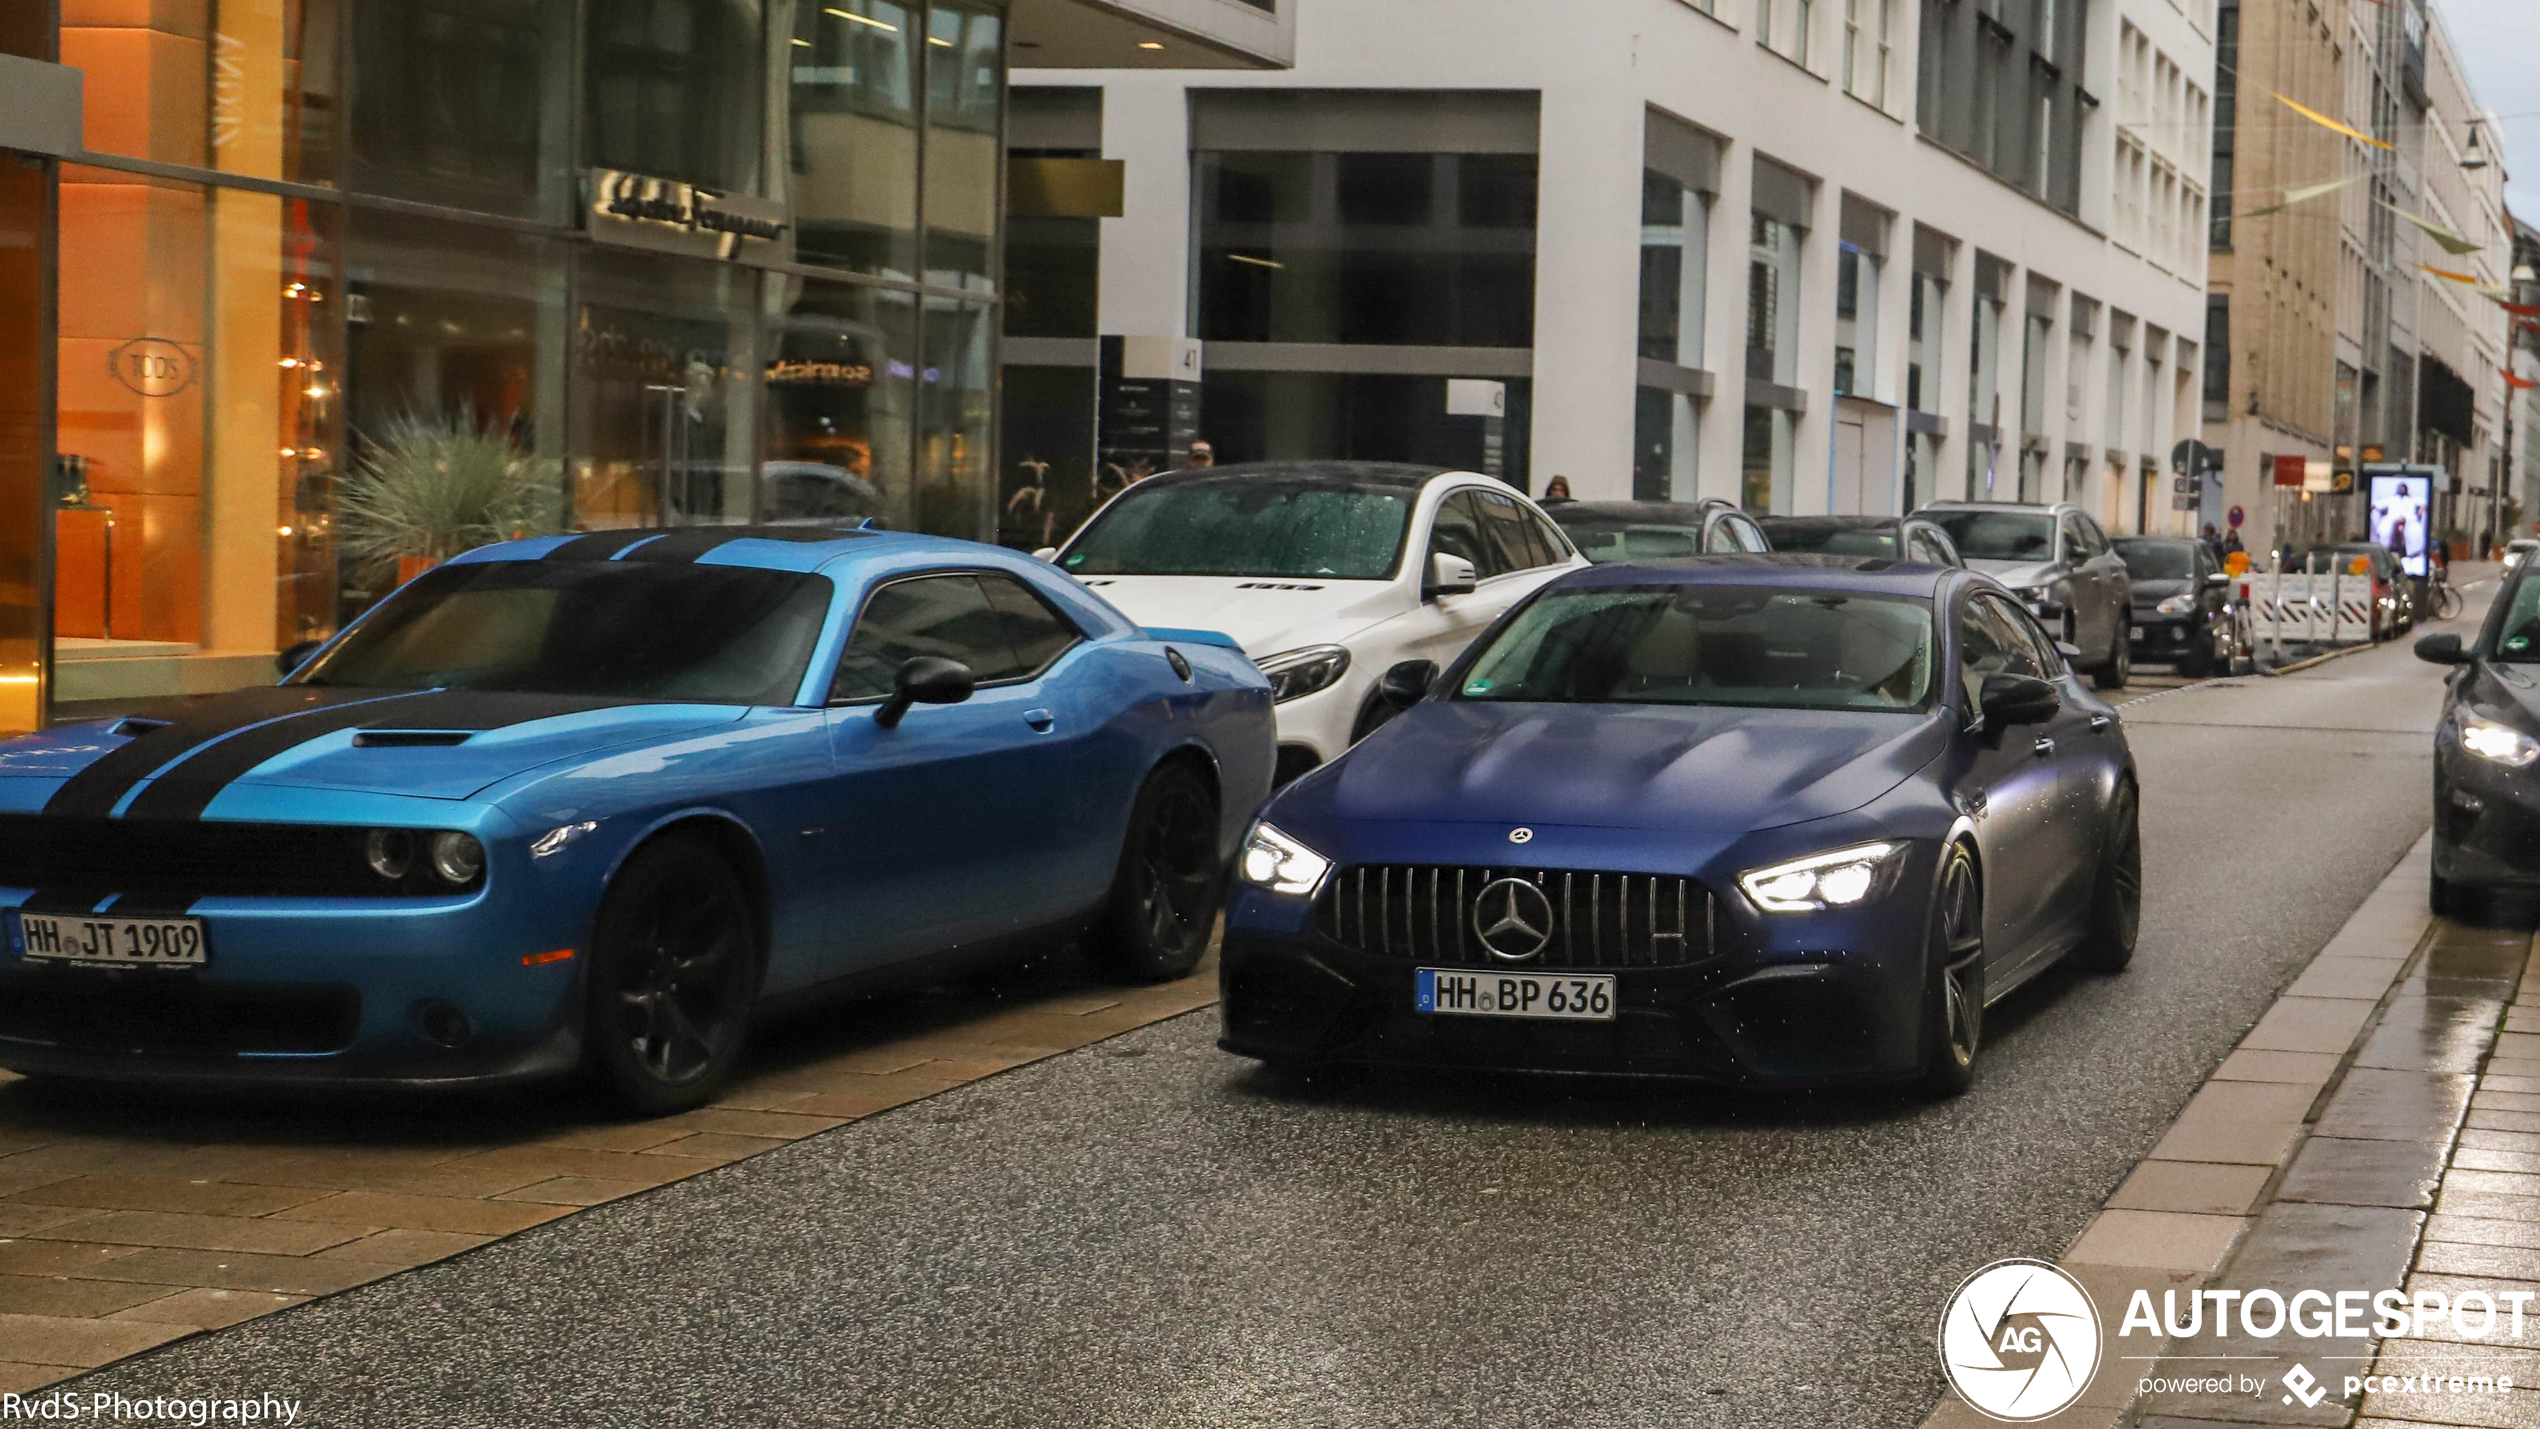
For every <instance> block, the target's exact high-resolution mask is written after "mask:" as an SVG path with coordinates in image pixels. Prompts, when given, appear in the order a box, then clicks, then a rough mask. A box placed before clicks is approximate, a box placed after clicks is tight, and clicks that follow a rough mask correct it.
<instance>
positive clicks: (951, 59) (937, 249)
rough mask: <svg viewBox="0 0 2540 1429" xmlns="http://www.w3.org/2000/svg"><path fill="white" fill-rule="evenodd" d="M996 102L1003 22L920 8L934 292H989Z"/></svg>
mask: <svg viewBox="0 0 2540 1429" xmlns="http://www.w3.org/2000/svg"><path fill="white" fill-rule="evenodd" d="M1004 101H1005V17H1004V16H1003V15H1001V14H999V13H996V12H994V11H990V10H984V9H981V10H971V9H963V8H959V7H955V6H951V5H943V4H935V5H930V6H928V7H927V10H926V174H925V190H926V257H925V272H926V281H927V282H929V283H932V284H935V285H936V286H938V287H944V288H967V289H969V290H971V291H972V292H989V291H993V290H994V289H995V287H996V276H995V275H996V264H995V261H994V259H995V254H996V244H997V192H998V185H997V182H996V180H995V179H994V178H993V177H991V176H992V175H994V174H996V173H997V172H998V170H999V169H1000V168H1001V167H1002V166H1003V165H1004V163H1005V154H1004V152H1003V144H1004V139H1003V134H1002V123H1001V121H1002V118H1003V107H1004ZM967 322H968V318H967V316H965V317H964V318H963V323H964V325H967ZM930 529H931V528H930Z"/></svg>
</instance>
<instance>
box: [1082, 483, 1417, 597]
mask: <svg viewBox="0 0 2540 1429" xmlns="http://www.w3.org/2000/svg"><path fill="white" fill-rule="evenodd" d="M1411 500H1412V491H1411V488H1409V487H1353V486H1342V485H1336V484H1334V483H1332V482H1329V481H1315V480H1311V479H1289V478H1281V477H1259V476H1251V477H1225V478H1221V479H1216V480H1202V481H1172V482H1158V483H1156V484H1154V485H1139V486H1133V487H1131V488H1129V490H1127V491H1126V492H1123V493H1122V494H1121V495H1120V497H1119V499H1117V500H1115V501H1113V502H1112V503H1111V504H1110V505H1109V506H1106V507H1104V508H1103V510H1102V514H1101V515H1099V516H1096V517H1095V518H1094V520H1093V524H1091V525H1089V526H1087V527H1086V528H1085V529H1084V530H1083V531H1082V532H1080V533H1078V534H1077V536H1076V539H1075V540H1074V541H1072V542H1070V543H1069V545H1068V548H1067V554H1066V555H1064V556H1062V557H1060V558H1059V564H1060V565H1061V566H1063V567H1065V568H1066V569H1067V570H1068V571H1069V572H1070V573H1071V574H1074V575H1079V576H1286V577H1298V576H1323V577H1327V578H1333V579H1339V580H1382V579H1384V578H1385V577H1387V576H1390V575H1391V574H1393V569H1394V563H1395V561H1396V559H1397V558H1398V557H1399V556H1400V555H1401V553H1402V536H1403V530H1404V528H1405V527H1406V526H1408V525H1409V524H1410V521H1411Z"/></svg>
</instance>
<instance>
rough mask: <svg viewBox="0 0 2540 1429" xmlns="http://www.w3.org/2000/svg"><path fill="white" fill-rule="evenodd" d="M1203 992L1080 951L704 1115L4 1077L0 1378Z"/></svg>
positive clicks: (1034, 1050) (356, 1280)
mask: <svg viewBox="0 0 2540 1429" xmlns="http://www.w3.org/2000/svg"><path fill="white" fill-rule="evenodd" d="M1216 998H1217V970H1216V958H1215V955H1214V953H1213V952H1212V954H1211V955H1210V957H1209V958H1208V959H1207V960H1206V961H1204V962H1203V963H1202V964H1201V965H1200V967H1199V968H1198V970H1197V971H1196V972H1195V973H1194V974H1193V975H1192V976H1191V977H1189V978H1186V979H1184V980H1182V981H1179V982H1174V983H1166V984H1161V985H1158V986H1154V987H1142V988H1118V987H1110V986H1105V985H1101V984H1097V983H1095V982H1093V981H1092V980H1091V979H1090V978H1089V977H1087V976H1086V974H1085V973H1084V972H1083V970H1082V968H1081V966H1080V965H1079V964H1077V963H1076V962H1075V960H1074V959H1073V958H1062V959H1054V960H1052V961H1051V962H1049V963H1048V964H1045V965H1042V966H1040V967H1037V968H1030V969H1023V970H1018V971H1015V972H1012V973H1009V974H1006V975H1003V976H1000V977H997V978H994V979H988V980H978V981H973V982H970V983H966V984H963V985H961V986H959V987H956V988H944V989H926V990H921V991H918V992H912V993H908V994H902V995H896V996H892V997H887V998H879V999H872V1000H866V1001H859V1002H850V1003H847V1004H844V1005H842V1006H840V1007H838V1008H836V1009H833V1010H831V1011H830V1012H827V1013H825V1014H821V1015H819V1016H817V1017H815V1018H810V1019H805V1020H801V1021H797V1022H792V1023H788V1024H782V1025H779V1026H777V1027H775V1028H772V1029H769V1031H768V1032H767V1033H766V1034H765V1035H763V1036H762V1037H760V1038H759V1039H758V1041H757V1042H756V1043H755V1044H754V1046H753V1048H752V1051H751V1054H750V1060H749V1063H748V1067H747V1070H746V1071H745V1072H744V1074H743V1076H742V1077H741V1079H740V1080H739V1081H738V1082H737V1083H736V1084H735V1086H734V1088H733V1090H732V1091H731V1093H730V1094H729V1095H727V1096H725V1097H723V1098H722V1099H721V1100H720V1101H718V1102H716V1103H715V1104H714V1105H713V1106H710V1107H706V1108H704V1109H701V1110H698V1111H694V1112H689V1113H686V1114H685V1115H681V1116H673V1117H665V1118H661V1119H659V1120H652V1121H628V1120H625V1119H623V1118H621V1117H615V1116H612V1115H610V1114H609V1113H608V1112H607V1110H606V1109H605V1108H603V1107H601V1106H598V1105H597V1104H595V1103H593V1102H591V1101H589V1100H587V1099H585V1098H583V1097H581V1096H580V1095H578V1094H575V1093H571V1092H559V1091H558V1090H556V1089H554V1088H544V1089H538V1090H534V1091H525V1092H521V1093H516V1094H509V1095H505V1096H500V1097H459V1098H451V1097H443V1098H418V1099H407V1100H396V1101H382V1100H379V1099H367V1100H363V1101H346V1102H337V1103H317V1104H312V1103H309V1102H305V1101H301V1102H248V1101H240V1100H236V1099H221V1098H215V1097H209V1096H193V1095H183V1094H173V1093H168V1092H164V1091H149V1090H138V1089H110V1090H104V1091H96V1090H87V1091H80V1092H65V1091H58V1090H55V1089H53V1088H50V1087H45V1086H41V1085H38V1084H36V1083H31V1082H22V1081H18V1080H16V1079H14V1078H12V1077H11V1076H10V1075H9V1074H8V1073H6V1072H0V1391H11V1390H26V1389H32V1388H35V1387H37V1386H40V1385H44V1384H49V1383H52V1382H54V1381H57V1380H61V1379H64V1378H67V1377H68V1376H70V1375H73V1374H76V1373H78V1372H79V1371H80V1370H82V1369H88V1368H93V1367H95V1366H98V1365H102V1364H106V1363H109V1362H111V1361H113V1360H117V1359H120V1358H122V1357H124V1356H126V1355H131V1354H137V1353H139V1352H141V1351H143V1350H146V1349H149V1348H151V1347H152V1346H155V1345H160V1344H164V1343H166V1342H168V1341H170V1340H174V1339H180V1338H182V1337H184V1336H186V1335H191V1334H196V1333H199V1332H201V1331H204V1330H210V1329H219V1328H221V1327H223V1326H227V1325H233V1324H237V1323H238V1322H240V1321H242V1320H249V1319H253V1318H255V1317H256V1316H258V1315H265V1314H270V1313H272V1312H274V1311H276V1310H280V1309H284V1308H286V1307H288V1306H292V1305H296V1304H299V1303H300V1302H301V1301H303V1300H306V1299H309V1298H311V1297H313V1296H319V1295H329V1294H333V1293H335V1292H337V1291H340V1290H347V1289H350V1288H352V1287H353V1286H356V1285H360V1284H363V1283H366V1282H368V1281H373V1280H378V1279H380V1278H382V1277H385V1276H389V1275H394V1274H396V1273H398V1272H399V1271H402V1270H408V1269H412V1268H413V1267H415V1266H418V1265H424V1264H427V1263H429V1262H431V1261H435V1260H440V1259H443V1258H445V1257H447V1256H452V1255H457V1254H460V1253H462V1252H465V1251H468V1250H472V1249H474V1248H476V1247H477V1246H480V1245H484V1244H486V1243H487V1242H488V1241H491V1240H494V1239H496V1238H498V1237H501V1236H506V1235H511V1234H513V1233H515V1232H518V1231H522V1230H526V1229H528V1228H529V1227H531V1226H534V1225H538V1224H540V1223H542V1222H545V1221H550V1220H554V1219H556V1218H557V1217H559V1216H568V1215H571V1214H573V1213H574V1212H575V1211H577V1210H579V1209H581V1208H583V1207H585V1206H592V1205H597V1204H599V1203H601V1202H603V1201H610V1200H615V1199H617V1198H619V1197H621V1196H629V1195H634V1194H636V1193H638V1192H641V1191H645V1190H649V1189H651V1188H653V1187H655V1186H661V1185H667V1184H668V1183H670V1182H673V1181H678V1180H683V1179H685V1178H687V1177H690V1176H694V1175H698V1174H700V1173H702V1172H705V1171H710V1170H713V1169H714V1168H715V1167H718V1166H722V1165H726V1164H728V1163H730V1162H734V1161H738V1160H741V1159H742V1158H744V1157H748V1156H752V1155H756V1154H757V1153H759V1152H761V1151H766V1150H769V1149H771V1148H774V1147H778V1146H782V1145H785V1144H786V1143H788V1142H792V1141H797V1140H800V1139H801V1138H803V1137H806V1136H811V1135H815V1134H817V1133H819V1132H822V1131H826V1130H828V1129H829V1128H831V1127H835V1126H841V1125H844V1124H845V1123H847V1122H850V1121H853V1120H856V1119H857V1118H860V1117H866V1116H871V1115H873V1114H875V1113H877V1112H881V1111H886V1110H888V1109H890V1108H892V1107H895V1106H899V1105H902V1104H904V1103H907V1102H912V1101H917V1100H920V1099H922V1098H925V1097H929V1096H932V1095H934V1094H935V1093H937V1092H941V1091H944V1090H946V1089H948V1088H951V1087H956V1086H961V1085H963V1084H965V1083H968V1082H974V1081H977V1080H979V1079H981V1078H983V1077H989V1076H993V1075H995V1074H996V1073H998V1072H1002V1071H1005V1070H1007V1069H1008V1068H1012V1067H1018V1066H1021V1065H1023V1064H1025V1063H1027V1062H1034V1061H1038V1060H1040V1059H1041V1058H1043V1057H1050V1056H1055V1055H1057V1054H1059V1053H1061V1052H1065V1051H1069V1050H1072V1049H1074V1048H1078V1047H1083V1046H1086V1045H1088V1044H1090V1043H1094V1042H1098V1041H1101V1040H1103V1039H1104V1038H1107V1037H1112V1036H1116V1035H1117V1034H1119V1033H1122V1032H1126V1031H1129V1030H1130V1029H1132V1028H1136V1027H1143V1026H1145V1025H1147V1024H1149V1023H1152V1022H1158V1021H1161V1020H1163V1019H1165V1018H1168V1017H1174V1016H1178V1015H1179V1014H1181V1013H1185V1012H1189V1011H1192V1010H1193V1009H1195V1008H1200V1007H1205V1006H1208V1005H1210V1004H1211V1003H1213V1002H1215V1001H1216Z"/></svg>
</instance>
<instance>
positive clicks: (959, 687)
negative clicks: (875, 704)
mask: <svg viewBox="0 0 2540 1429" xmlns="http://www.w3.org/2000/svg"><path fill="white" fill-rule="evenodd" d="M896 683H897V684H898V688H897V689H895V690H893V691H891V697H890V698H889V699H887V700H884V701H883V702H882V708H880V709H878V710H875V711H874V712H873V723H874V724H875V725H877V726H879V727H880V728H883V729H897V728H899V727H900V717H901V716H903V715H905V714H907V713H908V710H909V706H911V705H957V704H960V703H961V702H962V701H963V700H966V699H968V698H970V695H971V692H972V691H974V690H976V689H978V688H979V677H978V676H977V675H974V674H972V673H971V671H970V667H969V666H967V665H965V664H963V663H961V662H960V661H959V660H946V659H944V658H942V657H941V656H937V655H920V656H918V657H917V658H916V659H914V660H911V661H909V662H908V663H907V664H905V665H902V666H900V673H899V676H898V679H897V682H896Z"/></svg>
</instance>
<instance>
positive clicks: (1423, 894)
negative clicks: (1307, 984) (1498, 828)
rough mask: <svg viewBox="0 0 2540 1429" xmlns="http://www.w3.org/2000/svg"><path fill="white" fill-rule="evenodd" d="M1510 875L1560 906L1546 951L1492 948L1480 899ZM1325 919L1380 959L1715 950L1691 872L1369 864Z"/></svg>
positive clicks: (1534, 962)
mask: <svg viewBox="0 0 2540 1429" xmlns="http://www.w3.org/2000/svg"><path fill="white" fill-rule="evenodd" d="M1503 878H1516V879H1521V880H1523V881H1525V882H1527V883H1531V884H1533V885H1534V886H1535V887H1536V888H1538V889H1541V890H1542V891H1543V894H1544V897H1545V899H1546V901H1548V902H1549V903H1550V904H1551V907H1552V927H1551V929H1550V932H1551V938H1550V940H1549V941H1548V942H1547V943H1545V945H1544V948H1543V951H1542V952H1541V953H1539V954H1537V955H1535V956H1533V957H1530V958H1526V959H1523V960H1521V961H1505V960H1502V959H1499V958H1495V957H1493V956H1492V955H1491V954H1490V953H1489V952H1488V951H1486V950H1484V948H1483V947H1482V945H1481V940H1480V938H1479V937H1478V936H1477V935H1476V933H1475V929H1474V921H1473V912H1474V901H1475V900H1476V899H1477V898H1479V897H1480V895H1481V892H1482V890H1483V889H1485V888H1487V887H1489V886H1490V885H1491V884H1493V883H1495V882H1497V881H1499V880H1500V879H1503ZM1314 916H1315V924H1316V926H1317V927H1319V928H1320V929H1321V930H1322V932H1323V935H1324V936H1325V937H1328V938H1330V939H1332V940H1333V941H1335V942H1338V943H1341V944H1343V945H1344V946H1347V947H1350V948H1354V949H1356V950H1357V951H1359V952H1362V953H1372V954H1375V955H1377V956H1379V957H1394V958H1415V959H1418V960H1420V961H1422V962H1427V963H1434V964H1450V965H1465V966H1472V967H1526V968H1537V967H1554V968H1606V967H1624V968H1628V967H1682V966H1685V965H1687V964H1691V963H1698V962H1701V961H1702V960H1703V959H1705V958H1708V957H1709V956H1711V948H1712V944H1713V941H1714V938H1713V920H1714V918H1715V917H1716V916H1717V914H1716V909H1715V907H1714V904H1713V900H1712V897H1711V890H1710V889H1708V888H1705V887H1704V886H1703V885H1702V884H1701V883H1700V882H1699V881H1697V880H1695V879H1691V878H1677V877H1672V876H1668V875H1653V874H1647V873H1591V872H1580V871H1574V870H1570V869H1560V868H1556V869H1522V868H1470V867H1465V868H1459V867H1453V866H1448V867H1434V866H1430V865H1415V864H1362V865H1357V866H1353V867H1348V868H1343V869H1340V870H1338V871H1336V872H1335V873H1334V874H1333V875H1332V878H1331V881H1330V882H1329V883H1328V884H1326V885H1325V887H1324V889H1323V893H1322V896H1321V897H1320V898H1319V899H1318V900H1317V901H1316V904H1315V909H1314Z"/></svg>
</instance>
